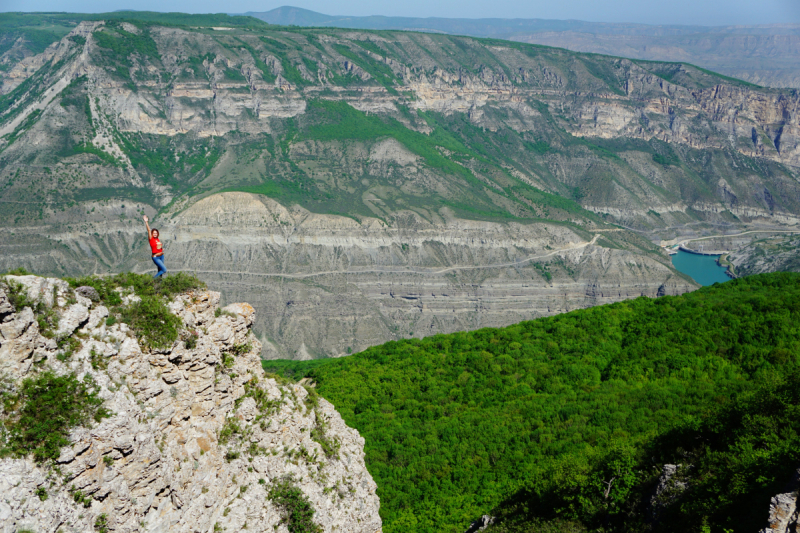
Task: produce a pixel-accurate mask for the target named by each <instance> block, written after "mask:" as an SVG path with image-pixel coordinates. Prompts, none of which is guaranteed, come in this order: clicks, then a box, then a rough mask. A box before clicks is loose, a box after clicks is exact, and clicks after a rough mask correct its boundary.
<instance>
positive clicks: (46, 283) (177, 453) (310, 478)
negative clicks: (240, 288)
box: [0, 276, 381, 533]
mask: <svg viewBox="0 0 800 533" xmlns="http://www.w3.org/2000/svg"><path fill="white" fill-rule="evenodd" d="M16 280H18V281H19V282H20V283H23V284H24V285H25V287H27V290H28V291H29V292H33V291H39V289H40V288H41V287H55V288H56V289H55V290H54V291H50V292H45V293H42V294H50V295H52V298H53V301H54V302H55V304H56V306H57V312H58V314H59V315H60V317H61V320H60V322H59V326H60V329H59V331H60V332H62V335H74V338H76V339H78V340H79V341H80V342H81V346H80V348H79V349H78V350H77V351H76V352H75V353H74V354H73V355H72V356H71V357H70V358H68V359H67V360H66V361H65V362H61V361H59V360H58V358H57V357H56V355H57V354H58V351H57V349H56V344H55V342H54V341H51V340H50V339H44V338H43V337H42V336H41V335H40V333H39V329H38V324H37V322H36V320H35V319H34V318H35V317H34V314H33V312H32V311H31V309H30V308H25V309H23V310H16V311H14V310H11V311H9V305H8V298H7V295H6V292H5V289H4V288H2V286H0V320H2V322H1V323H0V333H1V334H2V337H0V373H2V374H4V375H5V376H6V377H7V378H9V379H10V380H11V382H19V381H20V380H22V379H23V378H25V377H26V376H30V375H32V373H33V372H36V371H38V369H40V368H52V369H53V370H54V371H55V372H57V373H66V372H74V373H75V374H76V375H77V376H78V377H81V378H82V377H83V376H91V378H92V379H94V380H95V382H96V383H97V385H98V387H99V389H100V391H101V392H100V395H101V397H102V398H103V399H104V401H105V403H104V405H105V407H106V408H107V409H109V410H110V411H112V413H113V416H112V417H111V418H107V419H104V420H103V421H102V422H101V423H98V424H96V425H95V426H94V427H91V428H78V429H75V430H74V431H73V432H72V434H71V435H70V442H71V444H70V445H69V446H68V447H65V448H63V449H62V451H61V456H60V457H59V458H58V460H57V462H56V463H57V464H56V466H57V470H56V469H53V468H48V467H45V466H41V465H37V464H35V463H34V462H33V461H32V460H30V459H28V458H24V459H3V460H0V530H2V531H18V530H20V529H25V528H28V529H32V530H34V531H56V530H61V531H64V532H78V531H80V532H85V531H93V530H94V524H95V521H96V520H97V518H98V517H100V516H101V515H106V517H107V519H108V529H109V531H118V532H134V531H150V532H168V531H169V532H192V533H193V532H196V531H212V530H215V528H216V527H222V528H225V529H226V530H227V531H241V530H245V529H246V530H250V531H278V532H284V533H286V532H287V531H288V529H287V526H286V524H285V523H283V522H282V518H283V515H282V511H281V509H278V508H276V506H275V505H274V504H273V503H272V502H271V501H270V500H269V498H268V497H267V493H268V491H269V488H270V486H271V485H272V483H273V482H275V481H276V480H279V479H284V478H287V477H292V479H294V480H295V483H296V484H297V485H298V486H299V487H300V488H301V490H302V491H303V493H304V494H305V496H306V497H307V498H308V500H309V501H310V503H311V505H312V506H313V507H314V509H315V511H316V514H315V521H316V522H318V523H319V524H320V525H321V526H322V528H323V530H324V531H326V532H332V531H337V532H353V533H356V532H359V533H360V532H364V533H375V532H376V531H380V530H381V520H380V517H379V515H378V509H379V501H378V497H377V496H376V494H375V490H376V486H375V483H374V481H373V480H372V477H371V476H370V474H369V473H368V472H367V470H366V468H365V465H364V451H363V446H364V440H363V439H362V438H361V437H360V436H359V435H358V433H357V432H356V431H355V430H353V429H351V428H348V427H347V426H346V425H345V424H344V422H343V421H342V419H341V417H340V416H339V414H338V413H337V412H336V411H335V410H334V408H333V406H332V405H331V404H329V403H328V402H326V401H325V400H324V399H319V400H318V404H317V405H316V406H314V405H313V404H312V403H311V402H309V401H306V400H307V398H308V392H307V391H306V389H305V388H303V387H302V386H299V385H291V386H283V385H280V384H278V383H277V382H275V381H274V380H272V379H267V378H265V376H264V372H263V369H262V367H261V364H260V363H261V362H260V358H259V353H260V349H261V346H260V343H259V341H258V340H257V339H256V338H255V337H254V336H253V335H252V333H251V332H250V326H251V325H252V324H253V321H254V318H255V316H254V314H255V313H254V310H253V308H252V307H251V306H249V305H248V304H233V305H230V306H228V307H227V308H226V311H228V312H227V313H222V314H221V315H220V316H219V317H215V310H216V309H217V307H218V302H219V293H215V292H211V291H197V292H193V293H190V294H187V295H183V296H180V297H178V298H176V299H175V300H174V301H173V302H172V303H171V304H170V309H171V311H172V312H173V313H175V314H177V315H178V316H180V317H181V319H182V320H183V322H184V324H185V325H186V327H187V328H188V330H189V331H188V333H190V334H192V335H196V343H194V347H193V348H192V349H189V348H187V347H186V343H185V342H184V341H177V342H176V343H174V344H173V346H171V347H170V348H169V349H164V350H153V351H150V352H147V351H143V350H142V348H141V347H140V345H139V342H138V341H137V339H136V338H135V337H134V336H132V334H131V332H130V330H129V328H128V327H127V326H126V325H125V324H120V323H117V324H114V325H112V326H107V325H106V321H105V320H104V318H105V317H106V316H107V315H108V309H106V308H105V307H103V306H99V305H96V304H93V303H92V302H91V300H89V299H85V298H82V297H80V296H79V297H78V298H79V299H80V300H84V301H83V302H81V301H79V302H78V303H77V304H72V305H69V306H68V305H66V302H67V298H68V297H69V296H70V294H68V293H69V291H68V288H67V287H66V284H64V283H63V282H61V281H60V280H55V279H42V278H36V277H34V276H28V277H19V278H16ZM59 302H63V304H64V305H61V306H59ZM73 326H74V327H75V328H77V329H73ZM37 355H38V360H39V361H40V362H39V363H38V364H37V365H36V366H33V361H34V360H35V359H37ZM320 425H321V427H322V432H323V434H324V436H325V438H326V439H328V441H330V442H332V443H338V452H337V453H336V454H335V455H331V456H326V454H325V452H324V451H323V448H322V447H321V445H320V443H319V442H317V441H316V440H314V438H312V435H318V432H319V429H318V430H317V432H315V433H313V434H312V430H313V429H315V428H318V427H319V426H320ZM315 438H318V437H315ZM40 488H44V489H45V490H46V492H47V494H48V497H47V499H46V500H44V501H42V500H40V498H38V497H37V496H36V492H35V491H36V490H37V489H40ZM76 491H80V493H81V494H83V495H85V496H86V497H87V498H86V499H85V500H84V501H85V502H86V503H85V505H84V504H81V503H78V502H76V498H75V497H74V494H75V493H76Z"/></svg>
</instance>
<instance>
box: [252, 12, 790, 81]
mask: <svg viewBox="0 0 800 533" xmlns="http://www.w3.org/2000/svg"><path fill="white" fill-rule="evenodd" d="M246 14H247V15H250V16H253V17H256V18H259V19H261V20H264V21H267V22H269V23H271V24H285V25H289V24H297V25H299V26H330V27H337V26H338V27H345V28H358V29H395V30H411V31H430V32H441V33H446V34H451V35H470V36H473V37H492V38H500V39H508V40H514V41H520V42H528V43H535V44H543V45H548V46H556V47H562V48H568V49H570V50H575V51H579V52H591V53H602V54H609V55H613V56H619V57H635V58H639V59H651V60H659V61H683V62H689V63H697V64H699V65H700V66H702V67H704V68H708V69H711V70H714V71H717V72H721V73H723V74H726V75H729V76H733V77H737V78H741V79H745V80H747V81H749V82H752V83H756V84H759V85H765V86H770V87H795V88H797V87H800V64H798V62H797V61H796V59H795V58H796V57H797V50H798V46H800V24H770V25H765V24H760V25H752V26H748V25H729V26H702V25H648V24H636V23H601V22H587V21H581V20H548V19H501V18H484V19H458V18H444V17H429V18H415V17H384V16H361V17H347V16H330V15H324V14H322V13H317V12H314V11H310V10H306V9H301V8H296V7H291V6H283V7H279V8H276V9H273V10H271V11H267V12H248V13H246Z"/></svg>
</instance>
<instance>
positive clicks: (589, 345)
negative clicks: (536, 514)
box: [269, 273, 800, 533]
mask: <svg viewBox="0 0 800 533" xmlns="http://www.w3.org/2000/svg"><path fill="white" fill-rule="evenodd" d="M798 320H800V275H798V274H789V273H779V274H770V275H761V276H754V277H750V278H743V279H738V280H734V281H731V282H728V283H725V284H721V285H714V286H711V287H705V288H703V289H700V290H698V291H696V292H693V293H690V294H686V295H683V296H679V297H662V298H658V299H650V298H638V299H636V300H630V301H626V302H621V303H617V304H613V305H606V306H599V307H595V308H591V309H584V310H581V311H576V312H572V313H568V314H564V315H559V316H555V317H549V318H543V319H539V320H535V321H530V322H523V323H521V324H518V325H515V326H511V327H508V328H503V329H484V330H479V331H474V332H469V333H455V334H451V335H436V336H433V337H429V338H426V339H422V340H416V339H412V340H405V341H399V342H389V343H387V344H385V345H383V346H378V347H374V348H370V349H368V350H366V351H364V352H362V353H359V354H356V355H353V356H351V357H346V358H341V359H330V360H326V362H325V363H319V362H316V361H315V362H314V366H315V367H314V368H313V369H311V370H310V371H309V372H307V374H308V375H310V376H311V377H313V378H314V379H315V380H316V381H317V391H318V392H319V394H320V395H321V396H323V397H324V398H326V399H328V400H329V401H331V402H332V403H333V404H334V405H336V407H337V410H339V412H340V413H341V414H342V416H343V418H344V419H345V421H346V422H347V424H348V425H350V426H352V427H354V428H356V429H357V430H358V431H359V432H360V433H361V435H362V436H364V438H365V439H366V458H367V466H368V468H369V470H370V473H371V474H372V475H373V477H374V478H375V480H376V482H377V483H378V493H379V496H380V498H381V516H382V518H383V520H384V528H385V531H387V533H391V532H396V531H407V530H409V531H410V530H413V531H419V532H433V531H437V532H440V531H453V532H456V531H457V532H461V531H464V530H465V529H466V527H467V526H468V525H469V523H470V522H471V521H473V520H474V519H475V518H476V517H479V516H481V515H482V514H486V513H489V512H491V510H492V509H493V508H495V507H496V506H498V505H499V504H500V503H501V502H503V501H505V500H506V499H508V498H510V497H511V496H512V495H514V494H516V493H518V491H520V490H523V489H525V488H526V487H528V488H531V489H530V490H531V493H532V494H534V495H547V494H550V492H548V491H551V492H552V491H555V490H556V489H557V488H558V487H567V488H569V487H572V488H575V487H578V486H582V485H583V484H584V482H585V484H586V487H585V491H588V492H581V491H580V490H579V491H577V492H570V491H569V490H568V491H566V492H561V493H558V494H562V495H564V498H565V499H564V500H563V501H562V505H561V507H557V508H555V509H556V511H558V512H562V511H563V516H562V518H563V519H564V520H568V519H575V520H577V519H581V520H582V519H585V518H586V516H587V512H588V513H592V512H594V511H592V509H594V508H593V507H591V506H589V507H587V509H589V511H586V509H584V508H583V507H581V505H583V504H582V503H581V502H582V501H583V500H582V498H584V499H585V497H586V494H587V493H591V494H593V495H594V496H593V497H594V498H595V501H596V500H597V498H599V499H600V500H603V494H604V492H605V489H604V488H603V486H602V485H601V484H600V483H599V481H598V480H599V479H600V477H602V476H606V477H605V478H604V479H606V481H607V480H608V476H609V475H612V474H610V473H609V472H610V471H604V470H602V469H603V468H612V469H613V468H617V467H618V468H620V469H622V470H624V469H626V468H631V465H635V464H636V461H637V460H638V457H639V456H640V453H641V450H643V449H645V448H646V447H647V446H648V445H649V443H651V442H652V440H653V439H654V438H656V437H659V436H661V435H664V434H667V433H668V432H669V431H672V430H675V429H676V428H680V427H683V426H684V425H685V424H687V423H690V422H691V421H693V420H699V419H701V418H702V417H703V416H705V414H706V413H708V412H709V411H710V410H711V409H713V408H715V407H716V406H718V405H720V404H727V403H729V402H731V401H732V398H735V397H736V396H737V395H739V394H743V393H744V392H746V391H748V390H752V389H753V388H754V387H756V386H758V384H760V383H764V382H768V381H770V380H772V379H774V378H775V377H776V376H780V375H785V374H787V373H791V372H792V371H793V370H794V369H796V368H798V366H799V365H798V354H800V332H799V331H798V330H797V328H796V327H795V324H797V323H798ZM269 364H272V365H275V363H274V362H269ZM299 366H301V365H299ZM295 368H296V367H295ZM286 370H288V368H287V367H286V366H285V367H284V372H285V371H286ZM302 374H304V372H303V371H302V370H299V371H297V374H296V375H302ZM699 445H700V443H698V446H699ZM614 461H616V463H615V462H614ZM788 464H790V465H791V464H795V463H791V462H790V463H788ZM604 465H606V466H604ZM608 465H611V466H608ZM792 468H793V467H792ZM598 469H599V470H598ZM790 469H791V468H790ZM592 472H596V473H597V474H596V476H595V477H592V476H593V475H594V474H592ZM748 472H749V473H747V475H756V474H755V473H754V472H755V471H748ZM745 474H746V473H745V472H744V471H742V475H745ZM789 474H791V472H789ZM747 479H749V480H752V479H755V478H747ZM637 483H638V481H637V480H636V479H628V480H627V481H625V482H622V481H620V482H619V485H618V487H619V488H620V490H623V489H624V491H630V490H632V487H634V486H636V485H637ZM748 483H749V481H748ZM570 490H571V489H570ZM581 490H584V489H581ZM614 490H615V489H614ZM593 491H594V492H593ZM624 491H623V492H624ZM612 492H613V491H612ZM614 494H615V495H614V498H617V493H614ZM624 494H627V493H624ZM624 494H623V493H620V494H619V497H620V498H622V499H621V500H618V501H619V502H622V500H624V499H625V498H626V496H625V495H624ZM547 501H551V500H547ZM586 501H589V500H586ZM603 501H605V500H603ZM615 501H617V500H615ZM534 503H535V502H534ZM534 503H531V502H530V501H527V500H526V503H525V507H526V508H533V506H534ZM545 503H546V502H545ZM543 505H544V504H543ZM587 505H589V504H588V503H587ZM604 505H605V504H604ZM615 505H616V504H615ZM622 507H623V504H622V503H619V507H617V509H622ZM752 508H753V509H756V510H755V511H753V512H757V513H763V512H765V511H764V509H766V507H763V508H757V507H752ZM570 513H572V514H570ZM592 516H594V515H592ZM598 516H600V515H598ZM694 516H698V515H694ZM589 524H590V525H591V522H589ZM700 525H701V524H697V526H698V527H699V526H700ZM679 529H680V528H679ZM534 530H535V529H530V531H534ZM556 530H557V529H556ZM673 530H675V529H673ZM525 531H529V530H525Z"/></svg>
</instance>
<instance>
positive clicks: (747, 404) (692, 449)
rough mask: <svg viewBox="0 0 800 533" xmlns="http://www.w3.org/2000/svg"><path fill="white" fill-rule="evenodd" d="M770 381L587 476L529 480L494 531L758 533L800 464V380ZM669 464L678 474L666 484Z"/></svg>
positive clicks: (623, 450)
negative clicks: (776, 498) (771, 506)
mask: <svg viewBox="0 0 800 533" xmlns="http://www.w3.org/2000/svg"><path fill="white" fill-rule="evenodd" d="M766 381H767V382H766V383H765V384H764V385H761V386H758V387H756V388H754V389H752V390H748V391H745V392H743V393H742V394H740V395H738V396H736V397H734V398H732V399H731V400H730V401H728V402H724V403H722V404H721V405H715V406H712V407H711V409H710V410H709V412H708V413H706V414H704V415H703V416H701V417H697V418H693V419H690V420H689V421H688V422H686V423H685V424H682V425H680V426H679V427H677V428H676V429H674V430H672V431H669V432H667V433H666V434H664V435H662V436H660V437H658V438H656V439H654V440H653V441H652V442H651V443H648V444H647V445H646V446H643V447H641V448H638V449H634V448H630V447H624V446H618V447H617V448H615V449H614V450H612V452H611V453H609V454H608V455H607V456H606V457H605V458H604V459H602V460H601V461H599V462H598V463H597V464H595V465H594V466H593V467H592V468H591V469H589V470H588V471H583V472H574V471H571V472H570V471H567V472H554V473H553V475H552V476H551V477H550V479H544V478H540V479H539V480H533V482H532V483H530V485H529V486H528V487H526V488H525V489H524V490H522V491H520V492H519V493H518V494H515V495H514V496H513V497H512V498H509V499H508V500H507V501H505V502H503V504H501V505H500V507H499V508H498V509H496V510H495V512H494V514H495V515H496V523H495V525H494V527H491V528H489V530H488V531H492V532H494V533H512V532H513V533H533V532H543V531H548V532H549V531H630V532H634V531H653V532H658V533H662V532H663V533H668V532H672V531H692V532H698V533H705V532H712V531H713V532H719V533H724V532H727V531H742V532H744V531H759V530H762V528H764V526H765V525H766V523H767V511H768V509H769V508H770V499H771V498H772V497H773V496H775V495H777V494H782V493H786V492H792V491H795V490H796V489H797V481H796V477H795V470H796V467H797V465H798V462H800V418H798V416H797V414H798V410H800V373H798V372H797V370H796V369H795V370H791V371H790V372H789V373H788V375H776V376H772V377H771V378H770V379H769V380H766ZM665 464H668V465H673V466H677V468H674V469H672V470H673V472H674V473H673V474H672V475H671V476H670V477H669V479H668V480H667V478H666V476H664V474H663V469H662V468H661V465H665ZM662 476H663V477H662ZM609 481H611V485H610V487H609V485H608V483H609ZM661 481H666V483H663V484H662V483H660V482H661ZM660 484H661V485H662V487H663V488H662V490H661V492H660V493H659V492H657V487H658V486H659V485H660ZM606 489H610V490H608V494H607V495H606Z"/></svg>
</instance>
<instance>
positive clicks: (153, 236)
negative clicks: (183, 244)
mask: <svg viewBox="0 0 800 533" xmlns="http://www.w3.org/2000/svg"><path fill="white" fill-rule="evenodd" d="M142 218H144V225H145V227H146V228H147V238H148V239H150V252H151V253H152V254H153V263H155V264H156V267H158V272H156V273H155V275H154V276H153V278H157V277H159V276H163V275H164V274H166V273H167V267H165V266H164V248H163V247H162V246H161V240H159V238H158V235H159V233H158V230H157V229H150V224H149V222H148V221H149V219H148V218H147V215H145V216H144V217H142Z"/></svg>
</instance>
